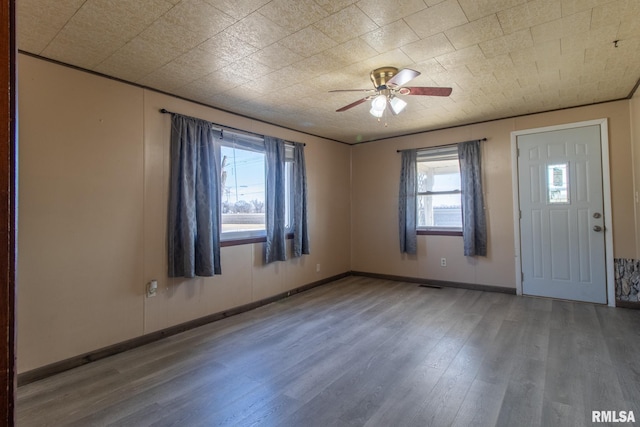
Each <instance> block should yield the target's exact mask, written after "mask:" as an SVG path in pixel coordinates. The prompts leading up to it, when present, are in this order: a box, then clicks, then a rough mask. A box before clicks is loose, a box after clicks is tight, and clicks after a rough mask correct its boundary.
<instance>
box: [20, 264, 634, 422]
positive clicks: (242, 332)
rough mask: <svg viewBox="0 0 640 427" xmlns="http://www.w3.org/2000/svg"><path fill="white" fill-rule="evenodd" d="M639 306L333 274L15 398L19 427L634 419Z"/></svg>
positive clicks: (32, 386) (51, 380)
mask: <svg viewBox="0 0 640 427" xmlns="http://www.w3.org/2000/svg"><path fill="white" fill-rule="evenodd" d="M639 334H640V311H634V310H629V309H622V308H618V309H614V308H610V307H605V306H596V305H591V304H582V303H571V302H566V301H553V300H547V299H537V298H527V297H516V296H513V295H506V294H500V293H488V292H480V291H470V290H464V289H452V288H444V289H433V288H424V287H419V286H417V285H416V284H409V283H402V282H393V281H385V280H379V279H371V278H366V277H347V278H344V279H341V280H339V281H336V282H333V283H331V284H328V285H324V286H321V287H318V288H314V289H312V290H310V291H307V292H304V293H301V294H298V295H295V296H292V297H290V298H287V299H285V300H281V301H279V302H276V303H273V304H270V305H267V306H264V307H261V308H258V309H256V310H253V311H251V312H247V313H243V314H240V315H238V316H234V317H231V318H228V319H224V320H221V321H218V322H215V323H212V324H209V325H206V326H203V327H200V328H197V329H194V330H191V331H188V332H185V333H182V334H179V335H175V336H172V337H169V338H167V339H164V340H162V341H158V342H155V343H152V344H148V345H146V346H144V347H140V348H137V349H134V350H130V351H128V352H125V353H121V354H119V355H116V356H112V357H110V358H108V359H103V360H100V361H98V362H94V363H92V364H89V365H85V366H82V367H80V368H76V369H74V370H71V371H68V372H64V373H62V374H59V375H56V376H54V377H50V378H48V379H45V380H42V381H39V382H35V383H32V384H29V385H26V386H23V387H20V388H19V390H18V402H17V417H18V426H47V425H50V426H109V425H114V426H148V425H155V426H172V425H175V426H253V425H268V426H304V427H309V426H528V425H531V426H583V425H591V411H592V410H615V411H622V410H624V411H630V410H631V411H634V414H635V417H636V418H637V419H638V420H639V421H640V357H639V355H640V337H639Z"/></svg>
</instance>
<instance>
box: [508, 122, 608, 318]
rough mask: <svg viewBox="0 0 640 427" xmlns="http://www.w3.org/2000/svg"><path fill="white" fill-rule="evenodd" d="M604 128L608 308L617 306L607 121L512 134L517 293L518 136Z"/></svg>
mask: <svg viewBox="0 0 640 427" xmlns="http://www.w3.org/2000/svg"><path fill="white" fill-rule="evenodd" d="M594 125H598V126H600V151H601V156H602V159H601V161H602V198H603V203H604V227H605V233H604V239H605V242H604V244H605V248H604V249H605V269H606V277H607V305H608V306H610V307H615V306H616V298H615V286H614V284H615V282H614V269H613V221H612V218H611V213H612V209H611V171H610V168H609V127H608V122H607V119H606V118H604V119H596V120H587V121H584V122H576V123H567V124H562V125H556V126H545V127H540V128H533V129H523V130H517V131H513V132H511V182H512V189H513V231H514V233H513V235H514V246H515V247H514V249H515V267H516V277H515V279H516V293H517V294H518V295H522V258H521V251H520V243H521V240H520V239H521V238H520V187H519V180H518V136H521V135H529V134H535V133H542V132H551V131H557V130H566V129H573V128H579V127H585V126H594Z"/></svg>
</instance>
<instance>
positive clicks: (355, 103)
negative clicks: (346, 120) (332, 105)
mask: <svg viewBox="0 0 640 427" xmlns="http://www.w3.org/2000/svg"><path fill="white" fill-rule="evenodd" d="M368 99H369V97H366V98H362V99H358V100H357V101H356V102H352V103H351V104H349V105H345V106H344V107H342V108H340V109H338V110H336V112H337V113H341V112H343V111H347V110H348V109H349V108H353V107H355V106H357V105H360V104H362V103H363V102H365V101H366V100H368Z"/></svg>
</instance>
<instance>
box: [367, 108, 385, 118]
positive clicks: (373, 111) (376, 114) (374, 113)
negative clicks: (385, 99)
mask: <svg viewBox="0 0 640 427" xmlns="http://www.w3.org/2000/svg"><path fill="white" fill-rule="evenodd" d="M369 114H371V115H372V116H373V117H377V118H380V117H382V115H383V114H384V110H376V109H375V108H374V107H371V110H369Z"/></svg>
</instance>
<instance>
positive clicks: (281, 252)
mask: <svg viewBox="0 0 640 427" xmlns="http://www.w3.org/2000/svg"><path fill="white" fill-rule="evenodd" d="M264 147H265V159H266V171H265V173H266V200H265V209H266V229H267V243H266V244H265V251H264V256H265V262H266V263H270V262H273V261H285V260H286V259H287V255H286V230H285V219H286V204H285V201H286V198H285V197H286V193H285V161H286V159H285V152H284V141H283V140H282V139H278V138H273V137H270V136H265V137H264Z"/></svg>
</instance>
